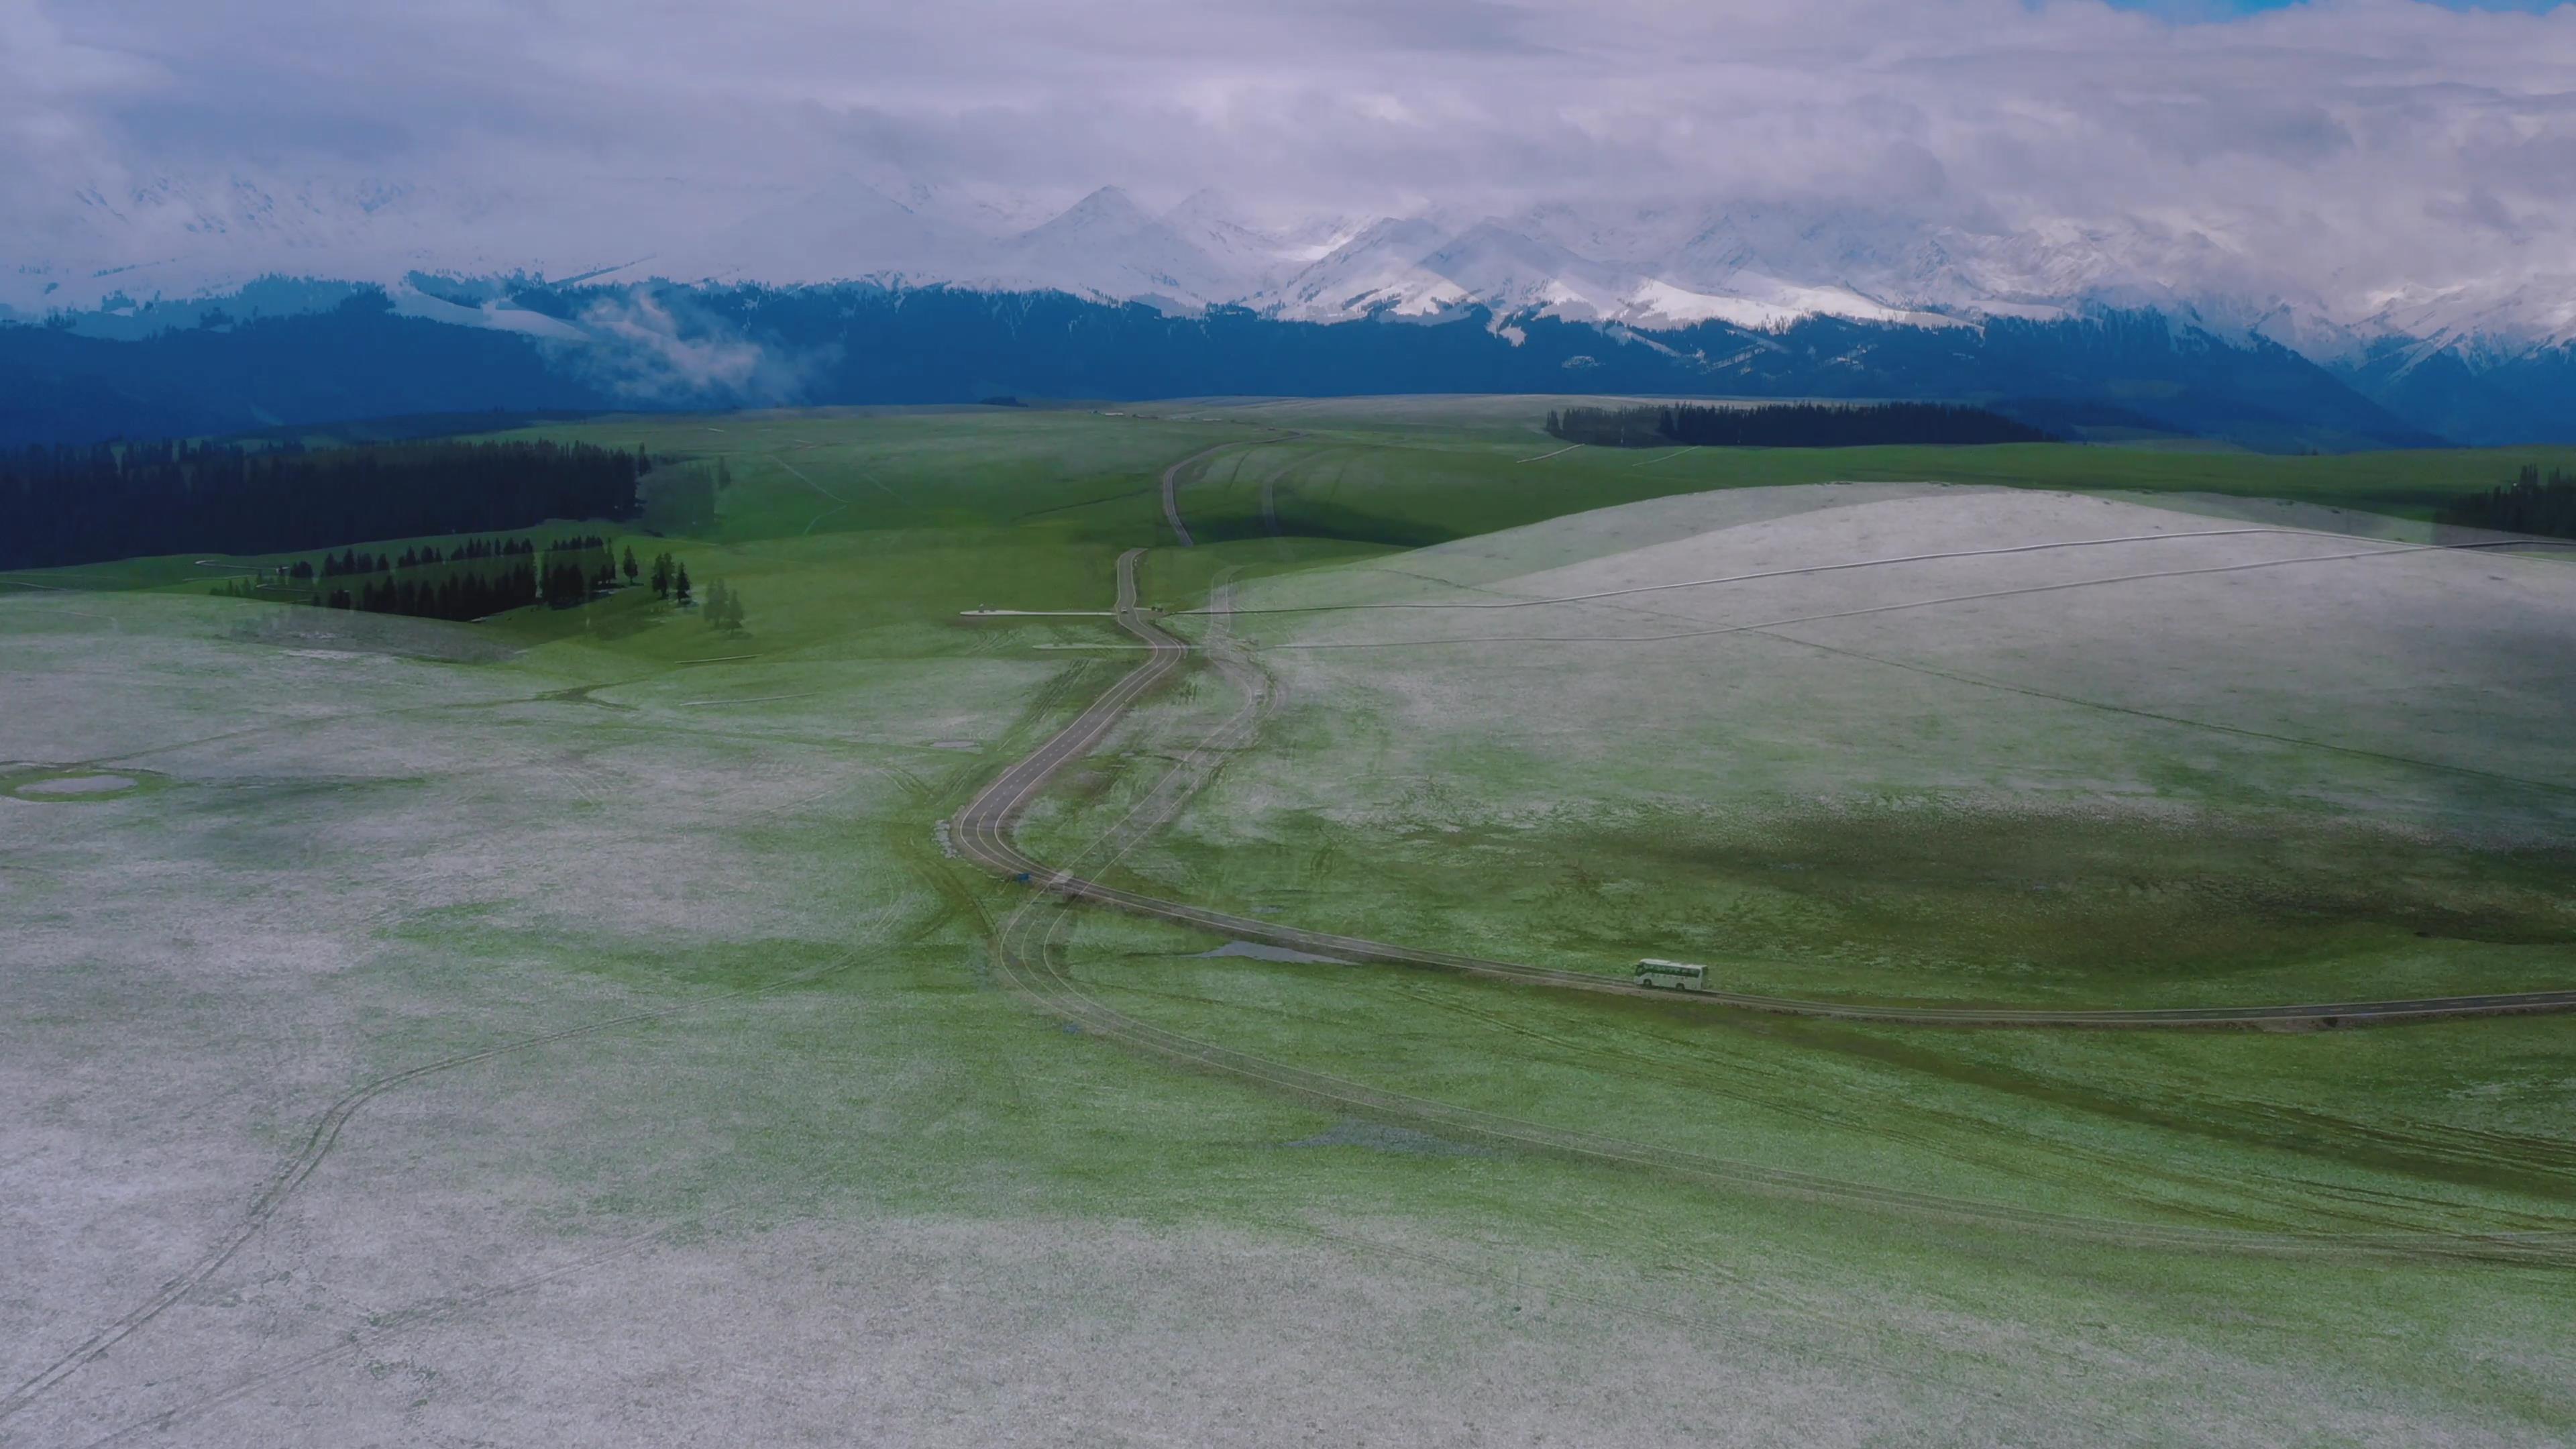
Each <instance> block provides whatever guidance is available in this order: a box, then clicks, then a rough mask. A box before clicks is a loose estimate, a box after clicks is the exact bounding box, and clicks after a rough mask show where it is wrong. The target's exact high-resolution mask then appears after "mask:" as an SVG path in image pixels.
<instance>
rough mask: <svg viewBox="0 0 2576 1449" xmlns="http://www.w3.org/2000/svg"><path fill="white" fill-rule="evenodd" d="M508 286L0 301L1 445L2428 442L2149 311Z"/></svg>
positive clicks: (2243, 344) (2279, 364) (2250, 347)
mask: <svg viewBox="0 0 2576 1449" xmlns="http://www.w3.org/2000/svg"><path fill="white" fill-rule="evenodd" d="M509 295H510V298H511V300H512V302H513V303H514V304H515V305H517V306H519V307H521V308H524V309H525V310H527V311H529V312H532V313H536V314H540V315H543V316H546V317H551V318H554V319H556V320H557V321H560V322H562V323H563V324H564V326H563V328H562V329H561V334H560V335H558V336H557V337H556V338H555V339H554V340H552V341H546V342H540V341H538V340H536V339H533V338H531V337H528V336H526V335H522V334H520V333H515V332H499V331H491V330H484V329H478V328H473V327H462V326H450V325H447V324H444V323H438V322H430V321H424V320H422V319H419V318H415V317H404V316H399V315H394V314H393V313H392V312H391V311H389V310H388V306H389V304H387V303H386V301H385V299H384V297H383V295H382V294H381V293H372V292H370V293H366V294H364V295H363V296H360V297H353V298H351V299H350V301H349V302H347V303H346V304H344V305H342V306H341V307H339V308H338V309H337V310H334V311H331V312H326V313H317V314H311V315H303V316H293V317H273V318H266V319H262V320H259V321H256V322H252V323H246V324H242V325H239V326H235V327H232V328H230V329H228V330H224V329H210V328H209V329H197V330H190V331H172V332H168V333H165V334H162V335H159V336H155V337H149V338H143V339H138V340H131V341H109V340H106V339H102V338H96V337H86V336H79V335H75V334H73V333H71V332H68V331H60V330H56V329H52V328H46V327H30V326H6V325H0V446H15V445H18V444H23V443H28V442H71V443H88V442H92V441H95V440H98V439H101V438H108V437H115V436H124V437H165V436H178V435H196V434H207V435H229V434H233V433H237V432H240V431H242V430H245V429H250V428H255V427H266V426H272V425H275V424H278V423H281V422H283V423H286V424H293V425H299V426H301V425H308V424H312V423H318V422H327V421H335V420H346V419H352V418H363V417H382V416H388V415H392V414H396V413H432V412H442V411H461V412H473V411H478V410H482V409H489V408H510V409H526V410H555V409H562V410H589V411H605V410H608V409H610V408H616V407H642V408H651V409H666V408H685V409H723V408H733V407H745V406H771V405H798V404H831V403H955V402H970V401H973V400H976V399H981V398H993V397H1018V398H1024V399H1031V398H1156V397H1161V398H1170V397H1205V396H1211V395H1217V394H1225V395H1236V396H1299V397H1334V396H1349V395H1354V394H1366V393H1412V392H1484V393H1494V392H1509V393H1552V394H1563V393H1576V394H1588V395H1603V394H1624V395H1628V396H1637V395H1647V396H1692V397H1710V396H1723V397H1759V398H1848V399H1854V400H1859V399H1905V400H1910V401H1923V402H1947V403H1967V404H1974V405H1980V406H1983V405H1989V404H1993V403H1995V401H1996V400H1998V399H2017V400H2023V402H2025V403H2028V402H2031V401H2033V400H2036V401H2038V402H2041V403H2046V404H2048V405H2051V406H2055V405H2061V404H2073V405H2078V406H2098V405H2102V404H2105V403H2115V404H2118V405H2119V406H2121V407H2123V408H2125V409H2133V410H2135V412H2136V413H2137V414H2138V416H2136V417H2135V419H2134V420H2132V421H2130V422H2127V423H2124V424H2123V425H2124V426H2143V427H2146V428H2149V429H2154V430H2164V431H2172V432H2178V433H2189V434H2198V435H2201V436H2206V437H2214V438H2223V439H2226V440H2228V441H2231V442H2236V443H2239V444H2242V445H2244V446H2247V447H2252V448H2258V449H2265V450H2274V451H2292V452H2295V451H2303V450H2306V449H2310V448H2323V449H2328V450H2342V449H2351V448H2371V447H2427V446H2437V445H2439V444H2440V443H2441V441H2442V439H2441V438H2440V437H2437V436H2435V435H2434V434H2433V433H2432V432H2430V431H2428V430H2426V429H2425V428H2423V427H2420V426H2416V425H2413V424H2412V423H2411V422H2410V421H2408V420H2403V419H2400V418H2399V417H2397V416H2395V415H2393V414H2391V413H2390V412H2389V411H2387V410H2386V409H2385V408H2383V407H2381V406H2380V405H2378V404H2377V403H2375V402H2373V401H2371V400H2370V399H2368V398H2365V397H2364V396H2362V395H2361V394H2360V393H2358V392H2356V391H2354V390H2353V388H2352V387H2351V386H2349V385H2347V383H2346V382H2344V381H2342V380H2340V379H2338V378H2337V377H2335V376H2334V375H2332V374H2330V373H2328V372H2327V371H2326V370H2324V369H2323V368H2320V367H2319V366H2317V365H2316V364H2315V363H2312V362H2310V361H2308V360H2306V359H2304V358H2302V357H2299V356H2297V355H2296V354H2293V353H2291V352H2288V351H2287V350H2285V349H2283V348H2280V347H2278V346H2276V345H2273V344H2271V343H2268V342H2265V341H2263V340H2261V339H2259V338H2255V339H2243V340H2238V341H2229V340H2225V339H2222V338H2219V337H2216V336H2213V335H2211V334H2210V333H2208V332H2206V331H2203V330H2201V329H2199V328H2198V327H2196V326H2194V325H2192V324H2191V323H2189V322H2188V321H2184V320H2178V319H2173V318H2167V317H2164V316H2162V315H2160V314H2156V313H2152V312H2131V313H2106V314H2103V315H2101V316H2097V317H2086V318H2080V319H2066V320H2061V321H2050V322H2039V321H2016V320H2013V319H2009V318H1991V319H1987V320H1986V321H1985V322H1983V323H1981V324H1980V325H1979V326H1977V327H1976V328H1973V329H1968V328H1956V327H1944V328H1922V327H1908V326H1903V325H1898V324H1889V323H1869V322H1855V321H1850V320H1846V319H1841V318H1833V317H1811V318H1807V319H1805V320H1802V321H1799V322H1796V323H1793V324H1790V325H1787V326H1785V327H1780V328H1772V329H1751V330H1748V329H1746V328H1742V327H1736V326H1733V325H1730V324H1727V323H1723V322H1714V321H1712V322H1703V323H1698V324H1695V325H1692V326H1689V327H1685V328H1679V329H1675V330H1671V331H1663V332H1655V333H1651V334H1649V333H1644V332H1639V331H1637V330H1635V329H1631V328H1624V327H1601V326H1595V325H1593V324H1591V323H1587V322H1575V321H1568V320H1565V319H1562V318H1555V317H1547V316H1519V317H1514V318H1511V319H1508V320H1509V322H1510V324H1511V325H1509V326H1508V327H1506V326H1504V325H1502V324H1503V322H1504V321H1505V320H1506V319H1502V318H1497V317H1496V316H1494V315H1493V314H1491V313H1489V312H1486V311H1484V310H1483V309H1481V308H1466V309H1462V310H1460V311H1458V312H1456V313H1452V314H1444V315H1442V316H1439V317H1427V318H1426V317H1401V316H1396V315H1394V314H1391V313H1390V314H1384V315H1379V316H1373V317H1370V318H1365V319H1361V320H1356V321H1348V322H1340V323H1322V322H1300V321H1292V320H1289V319H1286V318H1281V317H1276V316H1271V315H1268V314H1265V313H1260V312H1255V311H1251V310H1248V309H1246V308H1242V307H1211V308H1209V309H1207V310H1205V311H1204V312H1199V313H1188V314H1175V313H1170V312H1165V311H1162V310H1159V309H1157V308H1154V307H1150V306H1145V305H1143V304H1138V303H1114V302H1103V301H1098V300H1093V299H1088V298H1081V297H1073V296H1068V295H1066V294H1064V293H1061V292H982V291H974V290H968V289H962V288H943V287H929V288H889V287H881V286H873V285H868V284H860V283H844V284H832V285H825V286H808V287H763V286H701V287H683V286H675V285H669V284H659V283H648V284H638V285H635V286H632V287H606V286H600V287H590V286H577V287H559V286H547V285H543V284H526V285H514V286H513V287H512V289H511V290H510V294H509ZM643 303H650V306H651V310H652V315H653V316H655V317H657V318H660V319H662V321H663V322H665V323H667V324H668V325H669V326H670V327H672V328H675V329H677V330H676V332H675V333H674V334H673V335H672V336H671V337H670V338H669V339H668V340H669V342H670V343H671V344H673V345H672V346H671V347H669V348H667V349H665V350H664V351H656V350H655V349H653V348H651V347H644V346H639V344H637V343H636V342H635V341H634V339H633V337H632V336H630V335H628V334H627V333H625V332H621V331H618V330H616V329H606V330H602V329H599V328H597V327H595V326H594V325H593V324H592V322H591V320H590V319H592V318H594V317H595V316H596V315H599V314H600V313H601V312H602V311H603V310H604V311H605V312H607V313H610V314H616V313H619V312H620V311H621V309H628V308H633V307H636V306H638V305H640V304H643ZM584 338H586V339H587V340H581V339H584ZM700 346H721V347H724V348H726V349H728V350H734V351H738V352H741V353H743V354H744V355H748V356H757V357H758V358H759V359H760V360H761V365H760V366H759V367H757V368H756V369H754V370H753V371H752V373H750V374H749V375H748V376H747V378H745V379H738V380H736V381H735V382H733V383H729V384H727V385H724V386H715V385H711V384H710V383H709V382H708V381H707V380H706V379H705V378H704V377H703V376H701V375H699V374H696V373H692V372H689V371H686V370H683V369H675V368H673V367H672V366H670V365H669V363H668V360H667V356H666V355H665V353H666V352H667V353H668V354H671V355H679V354H685V353H687V352H688V351H689V349H691V348H695V347H700ZM657 358H658V359H661V360H660V361H657ZM2537 376H2538V375H2537V374H2535V377H2537ZM2551 379H2555V380H2554V381H2553V380H2551ZM2544 383H2545V384H2546V385H2545V386H2544V385H2543V384H2544ZM2533 386H2534V387H2535V388H2537V389H2539V390H2538V391H2534V392H2532V393H2531V394H2530V397H2529V398H2528V399H2526V400H2524V401H2517V402H2515V403H2514V404H2513V406H2512V407H2511V408H2508V409H2506V412H2505V413H2504V414H2499V415H2497V416H2496V417H2494V418H2489V419H2488V420H2487V421H2486V422H2484V423H2481V424H2480V426H2481V427H2483V428H2487V429H2488V431H2489V432H2490V433H2494V434H2496V436H2492V437H2489V438H2486V440H2488V441H2506V440H2508V438H2509V437H2510V436H2513V435H2514V430H2515V429H2516V428H2523V427H2524V425H2523V424H2520V423H2515V422H2513V421H2512V420H2513V419H2515V418H2523V419H2525V420H2526V421H2527V420H2528V419H2529V418H2533V417H2538V416H2540V415H2541V414H2542V413H2548V414H2549V415H2551V416H2555V415H2556V412H2558V411H2563V410H2564V409H2563V408H2557V409H2555V410H2553V409H2552V408H2545V407H2543V406H2542V404H2543V402H2545V401H2546V400H2547V399H2550V398H2563V397H2565V396H2569V395H2571V391H2570V390H2571V389H2576V365H2571V367H2570V369H2568V370H2567V371H2566V373H2565V376H2564V377H2561V376H2560V374H2558V373H2551V374H2549V375H2548V377H2547V378H2543V379H2541V380H2540V381H2536V382H2534V384H2533ZM2005 410H2006V411H2010V412H2015V413H2023V412H2024V411H2025V409H2024V408H2023V407H2018V406H2017V407H2013V408H2008V409H2005ZM2463 416H2466V415H2465V414H2463ZM2480 416H2481V417H2484V416H2485V415H2484V414H2481V415H2480ZM2032 420H2033V421H2036V422H2039V423H2041V424H2042V425H2043V426H2046V425H2048V422H2047V419H2046V418H2044V417H2033V419H2032ZM2530 426H2532V427H2536V426H2537V424H2536V423H2535V424H2531V425H2530ZM2524 430H2525V431H2528V428H2524Z"/></svg>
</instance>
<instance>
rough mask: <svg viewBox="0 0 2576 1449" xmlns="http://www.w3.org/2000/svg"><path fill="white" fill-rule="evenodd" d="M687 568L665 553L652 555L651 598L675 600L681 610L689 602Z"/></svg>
mask: <svg viewBox="0 0 2576 1449" xmlns="http://www.w3.org/2000/svg"><path fill="white" fill-rule="evenodd" d="M689 589H690V586H689V566H688V565H687V564H684V563H682V562H680V561H679V560H678V559H675V558H673V557H671V556H670V555H669V554H667V553H657V554H655V555H653V597H654V598H657V599H677V600H678V601H679V604H680V607H681V608H684V609H685V608H687V607H688V606H689V601H690V592H689Z"/></svg>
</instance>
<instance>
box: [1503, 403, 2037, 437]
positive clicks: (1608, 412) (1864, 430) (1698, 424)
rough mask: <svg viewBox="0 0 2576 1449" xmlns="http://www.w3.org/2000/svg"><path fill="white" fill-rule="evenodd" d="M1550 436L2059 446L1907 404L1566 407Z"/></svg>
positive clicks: (1996, 423) (1942, 409) (1968, 416)
mask: <svg viewBox="0 0 2576 1449" xmlns="http://www.w3.org/2000/svg"><path fill="white" fill-rule="evenodd" d="M1547 430H1548V432H1549V433H1550V434H1551V435H1553V436H1555V437H1559V438H1563V439H1564V440H1565V441H1567V442H1569V443H1590V444H1592V445H1594V446H1596V447H1604V448H1669V447H1677V446H1678V447H1702V448H1863V447H1875V446H1883V445H1887V444H1900V443H1902V444H1922V443H1936V444H1953V443H2049V442H2055V441H2056V439H2055V438H2054V437H2052V436H2051V435H2049V434H2047V433H2044V432H2041V431H2040V430H2039V429H2037V428H2034V427H2031V426H2029V425H2027V424H2024V423H2017V422H2014V421H2013V420H2012V419H2010V418H2008V417H2005V416H2003V415H2002V414H2000V413H1992V412H1988V411H1987V410H1985V409H1984V408H1971V407H1954V406H1951V405H1949V404H1947V403H1905V402H1900V403H1850V404H1845V403H1770V404H1765V405H1763V406H1761V407H1745V408H1727V407H1704V406H1694V405H1692V404H1688V403H1682V404H1674V405H1668V406H1660V407H1658V406H1647V407H1626V408H1588V407H1587V408H1567V409H1566V410H1565V411H1564V412H1562V413H1559V412H1555V411H1550V412H1549V413H1548V415H1547Z"/></svg>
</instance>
